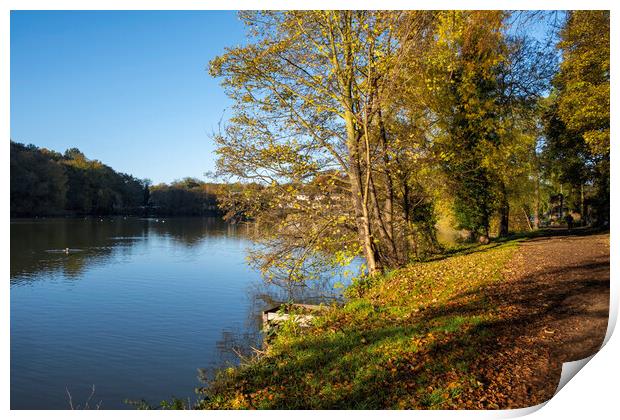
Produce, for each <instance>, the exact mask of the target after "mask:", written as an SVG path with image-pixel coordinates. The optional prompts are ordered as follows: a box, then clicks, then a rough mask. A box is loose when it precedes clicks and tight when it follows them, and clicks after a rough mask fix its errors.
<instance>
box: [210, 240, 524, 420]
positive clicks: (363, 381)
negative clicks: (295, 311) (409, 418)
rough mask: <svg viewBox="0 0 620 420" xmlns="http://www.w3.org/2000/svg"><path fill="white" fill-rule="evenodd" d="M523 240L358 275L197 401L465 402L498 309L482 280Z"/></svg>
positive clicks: (279, 405)
mask: <svg viewBox="0 0 620 420" xmlns="http://www.w3.org/2000/svg"><path fill="white" fill-rule="evenodd" d="M517 246H518V241H516V240H513V241H507V242H504V243H493V244H490V245H484V246H476V247H470V248H464V249H460V250H456V251H452V252H451V253H447V254H446V255H443V256H441V257H437V258H436V259H434V260H432V261H429V262H424V263H416V264H412V265H410V266H408V267H405V268H403V269H400V270H397V271H394V272H391V273H388V274H386V275H384V276H382V277H380V278H375V279H369V280H366V281H364V282H362V283H356V284H354V285H353V286H351V287H350V288H349V289H348V290H347V294H348V296H349V297H350V299H349V300H348V303H347V304H346V305H345V306H344V307H339V308H337V307H333V308H331V309H330V310H329V311H327V312H326V314H325V315H322V316H321V317H320V318H317V319H316V320H315V323H314V326H313V327H311V328H310V329H308V328H306V329H301V328H299V327H297V326H296V325H295V324H293V323H289V324H287V325H285V326H283V328H282V329H281V330H280V331H279V333H278V335H277V337H276V338H275V339H274V341H273V342H272V343H271V344H270V346H269V347H268V348H267V349H266V351H265V353H264V354H261V355H257V356H256V357H255V358H252V359H250V360H247V361H245V362H244V363H242V364H241V366H239V367H237V368H229V369H227V370H223V371H221V372H220V373H219V374H218V375H217V376H216V378H215V379H214V380H213V381H212V383H210V384H209V386H207V387H205V388H203V389H201V390H200V394H201V401H200V403H199V407H200V408H205V409H219V408H233V409H240V408H248V409H252V408H256V409H287V408H290V409H329V408H359V409H373V408H424V409H428V408H433V409H435V408H437V409H449V408H467V407H468V406H469V404H470V401H468V395H469V394H471V393H475V392H476V390H477V388H479V387H480V386H481V385H482V384H481V383H480V382H479V381H478V378H477V375H476V371H475V369H474V362H475V360H476V358H477V356H478V355H479V354H481V353H483V352H484V351H485V346H486V345H487V344H488V343H489V342H490V341H491V340H493V337H492V333H491V330H490V329H489V328H486V324H490V323H492V322H493V321H495V320H496V319H497V317H498V316H499V313H498V312H497V310H496V309H495V308H494V307H493V305H492V304H491V303H490V302H489V301H488V299H487V298H486V296H485V288H486V287H487V286H489V285H492V284H493V283H494V282H498V281H502V271H503V269H504V266H505V264H506V263H507V261H508V260H509V259H510V257H511V256H512V255H513V253H514V252H515V250H516V248H517ZM479 391H480V390H478V392H479Z"/></svg>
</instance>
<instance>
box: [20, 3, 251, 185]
mask: <svg viewBox="0 0 620 420" xmlns="http://www.w3.org/2000/svg"><path fill="white" fill-rule="evenodd" d="M244 40H245V35H244V28H243V24H242V23H241V22H240V21H239V20H238V18H237V15H236V13H235V12H223V11H187V12H183V11H163V12H156V11H135V12H124V11H120V12H117V11H94V12H86V11H85V12H72V11H68V12H65V11H35V12H31V11H13V12H11V138H12V139H13V140H14V141H18V142H21V143H27V144H28V143H33V144H35V145H37V146H40V147H46V148H48V149H52V150H56V151H59V152H64V151H65V150H66V149H68V148H70V147H77V148H79V149H80V150H81V151H82V152H84V153H85V154H86V156H87V157H89V158H91V159H98V160H100V161H102V162H103V163H105V164H107V165H110V166H111V167H112V168H114V169H115V170H117V171H121V172H126V173H129V174H132V175H134V176H136V177H139V178H150V179H152V180H153V181H154V182H155V183H158V182H170V181H173V180H174V179H179V178H183V177H185V176H195V177H202V174H203V173H204V172H205V171H208V170H211V169H213V165H214V159H215V157H214V154H213V149H214V145H213V143H212V141H211V140H210V138H209V137H210V134H211V133H212V131H214V130H216V129H217V124H218V121H219V120H220V118H221V117H222V115H223V112H224V110H225V108H226V107H227V106H230V104H231V102H230V101H229V100H228V99H227V98H226V96H225V95H224V92H223V90H222V88H221V87H220V86H219V82H218V80H215V79H213V78H211V77H210V76H209V74H208V72H207V71H206V67H207V65H208V63H209V61H210V60H211V59H212V58H213V57H215V56H216V55H219V54H221V53H222V52H223V51H224V48H225V47H227V46H234V45H238V44H241V43H243V42H244Z"/></svg>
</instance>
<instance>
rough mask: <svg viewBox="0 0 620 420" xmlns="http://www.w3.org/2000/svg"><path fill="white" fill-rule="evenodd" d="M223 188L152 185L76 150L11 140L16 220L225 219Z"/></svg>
mask: <svg viewBox="0 0 620 420" xmlns="http://www.w3.org/2000/svg"><path fill="white" fill-rule="evenodd" d="M221 188H222V186H221V185H218V184H211V183H205V182H203V181H200V180H198V179H194V178H185V179H183V180H181V181H175V182H173V183H171V184H169V185H168V184H158V185H153V186H152V185H151V181H150V180H148V179H138V178H136V177H134V176H132V175H128V174H124V173H121V172H116V171H115V170H114V169H112V168H110V167H109V166H107V165H105V164H103V163H101V162H100V161H98V160H91V159H87V158H86V156H84V154H83V153H82V152H81V151H79V150H78V149H75V148H72V149H68V150H67V151H66V152H65V153H64V154H61V153H58V152H55V151H52V150H48V149H44V148H38V147H36V146H34V145H24V144H21V143H16V142H14V141H11V217H32V216H64V215H114V214H124V215H150V214H152V215H159V216H181V215H187V216H190V215H191V216H199V215H219V214H220V211H219V209H218V199H217V197H218V195H217V194H218V193H217V191H218V190H219V189H221Z"/></svg>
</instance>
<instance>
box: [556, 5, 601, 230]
mask: <svg viewBox="0 0 620 420" xmlns="http://www.w3.org/2000/svg"><path fill="white" fill-rule="evenodd" d="M560 36H561V40H560V42H559V43H558V45H557V46H558V48H559V50H560V51H561V53H562V63H561V65H560V70H559V72H558V73H557V75H556V77H555V78H554V80H553V87H554V90H553V93H552V95H551V96H550V98H549V100H548V103H547V110H546V113H545V128H546V130H545V132H546V143H545V148H544V149H545V160H546V167H547V170H548V172H549V174H550V176H555V177H556V178H557V179H558V181H559V182H561V183H568V184H569V185H570V186H571V187H572V188H571V189H572V190H573V191H578V193H577V194H578V196H579V198H578V199H576V200H574V201H580V205H579V206H577V207H578V208H579V211H580V213H581V214H582V217H585V216H587V211H586V209H585V207H586V205H585V202H586V201H590V202H591V204H592V207H593V210H594V214H593V218H594V221H595V222H596V223H599V224H605V223H608V222H609V163H610V161H609V156H610V155H609V150H610V141H609V100H610V99H609V57H610V56H609V51H610V50H609V11H571V12H569V14H568V18H567V20H566V23H565V25H564V27H563V28H562V30H561V32H560ZM585 190H590V191H589V194H588V195H589V196H590V197H586V191H585Z"/></svg>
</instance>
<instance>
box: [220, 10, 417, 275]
mask: <svg viewBox="0 0 620 420" xmlns="http://www.w3.org/2000/svg"><path fill="white" fill-rule="evenodd" d="M241 17H242V19H243V20H244V22H245V23H246V25H247V27H248V29H249V32H250V35H251V42H250V43H249V44H248V45H246V46H244V47H237V48H232V49H229V50H228V51H227V52H226V53H225V54H224V55H222V56H220V57H217V58H216V59H214V60H213V61H212V62H211V74H212V75H213V76H217V77H222V78H223V82H222V84H223V86H224V87H225V88H226V90H227V93H228V94H229V96H230V97H231V98H233V99H235V100H236V106H235V111H236V114H235V116H234V117H233V118H232V119H231V120H230V125H228V126H227V127H226V129H225V130H224V132H223V133H220V135H218V136H216V139H215V140H216V142H217V143H218V145H219V147H218V150H217V153H218V155H219V156H220V158H219V161H218V168H219V172H220V173H225V174H228V175H231V176H234V177H237V178H239V179H243V180H246V181H255V182H260V183H262V185H264V186H265V188H264V189H263V190H262V197H260V200H261V201H262V202H263V203H268V204H269V205H268V206H267V208H269V209H277V210H276V211H271V212H267V211H257V214H255V215H253V217H254V218H255V219H257V220H262V222H263V223H264V224H269V225H270V226H271V228H272V229H273V231H274V232H277V234H274V235H273V236H272V237H271V238H270V239H266V240H265V241H264V242H265V243H269V246H267V247H265V248H263V249H264V252H262V253H260V254H256V255H255V258H256V261H258V262H257V265H259V266H260V267H261V268H262V269H263V270H264V271H266V272H267V271H269V270H270V269H272V268H273V269H276V268H278V267H276V264H278V265H280V266H281V267H279V268H278V269H279V271H281V272H285V273H287V277H289V278H293V277H295V278H297V277H299V273H300V272H301V271H304V267H305V266H306V265H305V264H310V262H311V261H312V259H313V258H321V256H324V255H326V254H327V253H329V251H333V250H340V251H342V250H343V248H344V249H345V250H346V254H347V255H348V256H352V255H355V254H356V253H357V252H361V253H362V254H363V256H364V258H365V260H366V264H367V268H368V271H369V273H371V274H374V273H377V272H379V271H381V270H382V269H383V268H384V267H387V266H392V265H393V264H396V263H398V261H402V260H403V259H404V258H398V255H399V254H401V255H402V254H403V253H400V252H399V249H398V246H399V240H398V239H399V238H397V237H396V235H395V234H393V232H394V230H395V229H394V223H395V218H394V208H395V207H394V203H393V200H394V197H395V195H394V187H395V186H394V183H393V182H392V181H393V180H392V179H391V178H390V177H389V176H386V174H387V173H388V172H389V167H390V165H391V162H392V159H393V154H392V150H393V149H391V147H390V142H391V141H392V140H393V139H391V138H390V135H389V134H388V133H387V132H386V130H387V124H385V120H386V116H385V112H386V109H385V108H384V106H385V103H384V101H385V98H386V96H387V95H389V94H390V93H391V91H387V87H388V86H390V83H391V79H390V76H391V75H392V70H393V67H394V63H395V60H396V52H397V42H396V40H395V39H394V37H393V27H394V25H395V24H396V22H397V20H398V19H399V18H400V17H401V15H400V14H399V13H396V12H367V11H339V12H336V11H307V12H299V11H291V12H247V13H246V12H244V13H242V14H241ZM318 179H329V182H318V181H316V180H318ZM309 183H311V184H312V186H309V185H308V184H309ZM414 188H415V187H413V188H412V189H414ZM307 189H318V190H319V193H318V195H315V197H316V198H315V199H313V200H309V199H307V197H308V194H307V193H306V190H307ZM327 196H330V200H327V199H325V200H322V199H321V198H319V197H327ZM257 199H259V198H257ZM255 208H256V209H259V208H261V207H259V206H255ZM276 215H277V217H276ZM310 220H312V222H311V223H308V222H309V221H310ZM267 221H269V223H267ZM343 244H344V246H343ZM276 255H277V258H275V257H274V256H276ZM284 261H287V263H284ZM284 266H285V267H284ZM306 271H307V270H306Z"/></svg>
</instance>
